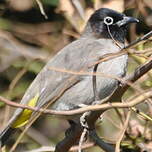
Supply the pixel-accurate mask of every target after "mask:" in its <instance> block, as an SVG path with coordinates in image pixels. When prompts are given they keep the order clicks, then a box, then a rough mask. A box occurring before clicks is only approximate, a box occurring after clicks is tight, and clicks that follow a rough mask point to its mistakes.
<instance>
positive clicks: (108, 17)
mask: <svg viewBox="0 0 152 152" xmlns="http://www.w3.org/2000/svg"><path fill="white" fill-rule="evenodd" d="M103 22H104V23H105V24H106V25H111V24H113V18H112V17H110V16H107V17H105V18H104V20H103Z"/></svg>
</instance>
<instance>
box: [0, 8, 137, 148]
mask: <svg viewBox="0 0 152 152" xmlns="http://www.w3.org/2000/svg"><path fill="white" fill-rule="evenodd" d="M137 22H139V21H138V19H136V18H134V17H130V16H126V15H125V14H123V13H120V12H117V11H115V10H112V9H109V8H100V9H98V10H96V11H95V12H94V13H93V14H92V15H91V16H90V18H89V19H88V22H87V23H86V26H85V28H84V31H83V32H82V34H81V36H80V38H78V39H77V40H75V41H73V42H71V43H70V44H68V45H67V46H65V47H64V48H63V49H61V50H60V51H59V52H58V53H57V54H56V55H55V56H54V57H53V58H51V59H50V60H49V61H48V63H47V64H46V65H45V66H44V68H43V69H42V70H41V71H40V72H39V74H38V75H37V76H36V78H35V79H34V81H33V82H32V83H31V85H30V86H29V88H28V89H27V91H26V92H25V94H24V96H23V98H22V99H21V102H20V104H23V105H28V106H32V107H37V108H42V107H44V106H46V105H47V104H50V107H49V108H50V109H54V110H58V111H62V110H66V111H68V110H72V109H76V108H79V107H81V105H91V104H93V102H94V92H93V87H92V86H93V82H92V76H91V75H87V74H86V75H84V74H83V75H81V74H78V75H75V74H72V72H71V73H70V72H64V71H74V72H80V71H81V72H83V71H85V72H90V73H93V67H94V66H91V65H93V64H94V63H95V62H97V61H98V60H99V58H101V57H103V56H104V55H107V54H111V53H117V52H120V51H121V49H122V48H123V47H124V46H125V36H126V33H127V27H128V25H129V24H130V23H137ZM127 62H128V55H127V54H124V55H121V56H118V57H115V58H113V59H110V60H108V61H105V62H101V63H99V64H98V68H97V71H98V72H101V73H104V74H107V75H114V76H116V77H120V78H121V77H124V76H125V74H126V70H127ZM61 69H62V70H63V71H62V70H61ZM96 84H97V88H96V89H97V94H98V97H99V99H100V100H102V99H105V98H106V97H107V96H109V95H110V94H112V92H113V91H114V90H115V89H116V88H117V87H118V85H119V81H118V80H116V79H114V78H110V77H103V76H97V77H96ZM99 104H100V103H99ZM33 115H34V112H33V111H31V110H28V109H22V108H17V109H16V110H15V112H14V114H13V115H12V117H11V118H10V120H9V121H8V123H7V124H6V126H5V127H4V129H3V130H2V131H1V132H0V146H1V147H2V146H4V145H6V144H7V141H8V140H9V138H10V136H12V135H13V133H14V132H16V131H17V130H18V128H20V127H22V126H24V125H26V124H27V123H28V121H29V119H30V118H31V117H32V116H33ZM73 117H74V116H73Z"/></svg>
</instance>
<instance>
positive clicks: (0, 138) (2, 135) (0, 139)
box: [0, 126, 17, 147]
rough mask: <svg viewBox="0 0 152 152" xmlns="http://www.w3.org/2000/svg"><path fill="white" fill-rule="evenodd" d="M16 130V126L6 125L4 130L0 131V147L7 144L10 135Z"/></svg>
mask: <svg viewBox="0 0 152 152" xmlns="http://www.w3.org/2000/svg"><path fill="white" fill-rule="evenodd" d="M16 130H17V129H16V128H12V127H10V126H8V127H6V128H5V129H4V130H2V132H0V147H3V146H4V145H5V144H7V142H8V140H9V139H10V137H11V135H12V134H14V133H15V132H16Z"/></svg>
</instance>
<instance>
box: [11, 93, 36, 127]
mask: <svg viewBox="0 0 152 152" xmlns="http://www.w3.org/2000/svg"><path fill="white" fill-rule="evenodd" d="M38 98H39V95H38V94H37V95H36V96H35V97H34V98H32V99H31V100H30V101H29V102H28V106H30V107H35V105H36V103H37V101H38ZM32 112H33V111H32V110H29V109H25V110H23V112H22V113H21V115H20V116H19V117H18V118H17V120H16V121H15V122H14V123H13V125H12V128H19V127H22V126H24V125H25V124H26V123H27V122H28V120H29V119H30V117H31V115H32Z"/></svg>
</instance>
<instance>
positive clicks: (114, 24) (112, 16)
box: [89, 8, 139, 43]
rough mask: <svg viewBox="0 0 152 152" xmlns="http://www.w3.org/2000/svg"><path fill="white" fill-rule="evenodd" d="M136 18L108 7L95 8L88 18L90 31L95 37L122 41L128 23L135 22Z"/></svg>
mask: <svg viewBox="0 0 152 152" xmlns="http://www.w3.org/2000/svg"><path fill="white" fill-rule="evenodd" d="M137 22H139V21H138V19H136V18H133V17H129V16H126V15H125V14H122V13H119V12H116V11H114V10H111V9H108V8H101V9H98V10H96V11H95V12H94V13H93V14H92V16H91V17H90V19H89V24H90V27H91V31H92V32H93V34H94V35H96V36H97V37H103V38H111V37H113V38H114V39H115V40H116V41H119V42H121V43H124V40H125V36H126V29H127V26H128V25H129V24H130V23H137Z"/></svg>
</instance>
